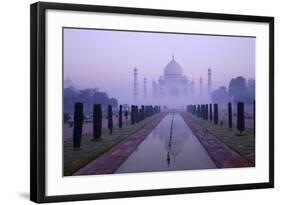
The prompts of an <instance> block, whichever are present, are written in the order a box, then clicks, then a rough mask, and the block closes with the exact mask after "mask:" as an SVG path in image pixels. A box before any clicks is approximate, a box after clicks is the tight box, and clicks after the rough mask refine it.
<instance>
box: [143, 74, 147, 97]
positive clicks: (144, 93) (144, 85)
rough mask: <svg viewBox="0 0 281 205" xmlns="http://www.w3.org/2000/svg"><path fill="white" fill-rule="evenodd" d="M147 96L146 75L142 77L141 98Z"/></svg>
mask: <svg viewBox="0 0 281 205" xmlns="http://www.w3.org/2000/svg"><path fill="white" fill-rule="evenodd" d="M146 96H147V93H146V77H144V78H143V98H144V99H145V98H146Z"/></svg>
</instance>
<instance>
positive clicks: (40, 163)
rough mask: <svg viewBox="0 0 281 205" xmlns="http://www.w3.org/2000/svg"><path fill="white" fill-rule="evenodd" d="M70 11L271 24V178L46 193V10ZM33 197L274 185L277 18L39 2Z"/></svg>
mask: <svg viewBox="0 0 281 205" xmlns="http://www.w3.org/2000/svg"><path fill="white" fill-rule="evenodd" d="M48 9H54V10H68V11H85V12H101V13H121V14H137V15H149V16H163V17H164V16H170V17H181V18H195V19H216V20H229V21H247V22H263V23H267V24H269V44H270V46H269V50H268V52H269V108H268V109H269V122H265V123H269V181H268V182H263V183H249V184H238V185H234V184H230V185H220V186H204V187H192V188H189V187H187V188H171V189H158V190H141V191H125V192H109V193H90V194H75V195H60V196H46V190H45V187H46V181H45V176H46V166H45V158H46V153H45V151H46V150H45V145H46V136H45V134H46V127H45V116H46V108H45V106H46V97H45V89H46V84H45V74H46V70H45V69H46V68H45V64H46V59H45V48H46V47H45V35H46V30H45V25H46V11H47V10H48ZM30 94H31V95H30V110H31V112H30V119H31V120H30V199H31V200H32V201H34V202H37V203H45V202H62V201H77V200H96V199H110V198H123V197H140V196H154V195H169V194H186V193H198V192H214V191H230V190H245V189H260V188H273V187H274V17H265V16H248V15H233V14H231V15H230V14H218V13H202V12H187V11H174V10H156V9H144V8H126V7H111V6H97V5H82V4H65V3H47V2H38V3H34V4H32V5H31V7H30Z"/></svg>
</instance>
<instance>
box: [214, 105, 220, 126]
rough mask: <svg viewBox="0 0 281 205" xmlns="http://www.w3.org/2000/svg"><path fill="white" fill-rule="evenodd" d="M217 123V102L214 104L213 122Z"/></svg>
mask: <svg viewBox="0 0 281 205" xmlns="http://www.w3.org/2000/svg"><path fill="white" fill-rule="evenodd" d="M218 123H219V112H218V104H217V103H215V104H214V124H215V125H218Z"/></svg>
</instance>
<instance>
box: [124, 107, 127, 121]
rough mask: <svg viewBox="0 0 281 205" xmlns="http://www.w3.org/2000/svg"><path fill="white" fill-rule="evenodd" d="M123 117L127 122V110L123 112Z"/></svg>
mask: <svg viewBox="0 0 281 205" xmlns="http://www.w3.org/2000/svg"><path fill="white" fill-rule="evenodd" d="M124 116H125V119H126V121H127V120H128V110H125V112H124Z"/></svg>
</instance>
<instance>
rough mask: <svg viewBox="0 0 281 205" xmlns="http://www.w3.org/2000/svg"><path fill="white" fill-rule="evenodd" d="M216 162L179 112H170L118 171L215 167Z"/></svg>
mask: <svg viewBox="0 0 281 205" xmlns="http://www.w3.org/2000/svg"><path fill="white" fill-rule="evenodd" d="M213 168H216V165H215V164H214V162H213V161H212V159H211V158H210V157H209V155H208V153H207V152H206V150H205V149H204V147H203V146H202V145H201V143H200V142H199V141H198V139H197V138H196V136H194V134H193V132H192V131H191V129H190V128H189V127H188V126H187V124H186V123H185V122H184V120H183V119H182V117H181V116H180V115H179V114H178V113H175V114H173V113H170V114H168V115H166V117H165V118H164V119H163V120H162V121H161V122H160V123H159V124H158V126H157V127H155V128H154V130H153V131H152V132H151V133H150V134H149V135H148V136H147V138H146V139H145V140H144V141H143V142H142V143H141V144H140V145H139V146H138V148H137V149H136V150H135V151H134V152H133V153H132V154H131V155H130V156H129V157H128V159H127V160H126V161H125V162H124V163H123V164H122V165H121V166H120V167H119V168H118V169H117V170H116V172H115V173H132V172H153V171H172V170H196V169H213Z"/></svg>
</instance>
